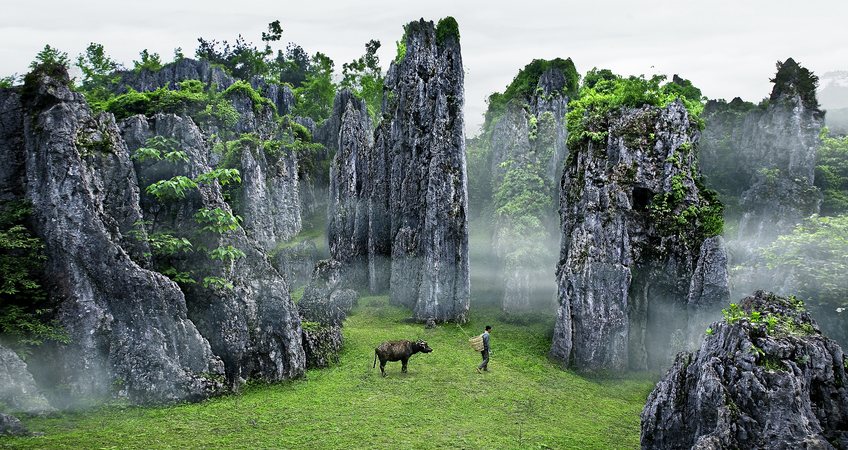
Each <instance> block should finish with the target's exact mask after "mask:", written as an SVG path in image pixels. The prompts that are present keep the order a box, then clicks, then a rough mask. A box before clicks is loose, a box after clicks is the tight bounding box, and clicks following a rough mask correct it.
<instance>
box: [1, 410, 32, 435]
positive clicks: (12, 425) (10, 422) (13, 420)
mask: <svg viewBox="0 0 848 450" xmlns="http://www.w3.org/2000/svg"><path fill="white" fill-rule="evenodd" d="M29 435H30V433H29V430H27V429H26V427H25V426H24V425H23V424H22V423H21V421H20V420H18V418H17V417H15V416H10V415H8V414H3V413H0V436H29Z"/></svg>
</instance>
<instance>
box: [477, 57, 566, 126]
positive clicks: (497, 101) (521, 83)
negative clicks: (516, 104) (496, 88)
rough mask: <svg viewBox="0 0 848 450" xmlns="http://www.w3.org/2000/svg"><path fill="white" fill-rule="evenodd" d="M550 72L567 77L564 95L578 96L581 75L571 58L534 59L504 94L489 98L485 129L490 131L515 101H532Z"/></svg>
mask: <svg viewBox="0 0 848 450" xmlns="http://www.w3.org/2000/svg"><path fill="white" fill-rule="evenodd" d="M548 70H559V71H560V72H562V74H563V75H564V76H565V80H566V83H565V86H564V87H563V91H562V95H566V96H569V97H574V96H575V95H577V92H578V88H579V87H580V74H578V73H577V69H576V68H575V67H574V62H572V61H571V58H568V59H562V58H556V59H552V60H546V59H534V60H533V61H532V62H531V63H530V64H527V65H526V66H524V68H523V69H521V70H519V71H518V75H516V76H515V78H514V79H513V80H512V83H510V84H509V86H507V88H506V90H505V91H504V92H503V93H499V92H495V93H493V94H492V95H490V96H489V99H488V104H489V105H488V108H487V110H486V119H485V124H484V128H485V129H488V128H489V127H490V126H491V123H492V121H493V120H494V119H495V118H497V117H500V116H501V114H503V112H504V111H506V106H507V104H508V103H509V102H510V101H512V100H513V99H517V100H518V101H520V102H522V103H527V102H528V101H530V99H531V98H532V96H533V95H536V88H537V87H538V85H539V78H541V77H542V74H544V73H545V72H546V71H548Z"/></svg>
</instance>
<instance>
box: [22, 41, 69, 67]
mask: <svg viewBox="0 0 848 450" xmlns="http://www.w3.org/2000/svg"><path fill="white" fill-rule="evenodd" d="M69 64H70V60H69V59H68V54H67V53H65V52H62V51H59V50H58V49H55V48H53V47H51V46H50V45H45V46H44V48H43V49H42V50H41V51H40V52H38V54H37V55H35V60H34V61H33V62H31V63H30V64H29V68H30V69H32V70H36V69H39V68H41V69H44V70H47V71H52V70H55V69H57V68H62V67H64V68H67V67H68V65H69Z"/></svg>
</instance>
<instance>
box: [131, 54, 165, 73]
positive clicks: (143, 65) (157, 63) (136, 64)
mask: <svg viewBox="0 0 848 450" xmlns="http://www.w3.org/2000/svg"><path fill="white" fill-rule="evenodd" d="M138 56H139V57H140V58H141V59H140V60H139V61H135V60H133V70H134V71H136V72H141V71H142V70H149V71H151V72H156V71H158V70H159V69H161V68H162V58H161V57H159V54H158V53H150V52H148V51H147V49H144V50H142V51H141V52H140V53H139V54H138Z"/></svg>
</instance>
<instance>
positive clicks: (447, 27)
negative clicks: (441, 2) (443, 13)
mask: <svg viewBox="0 0 848 450" xmlns="http://www.w3.org/2000/svg"><path fill="white" fill-rule="evenodd" d="M449 38H453V39H456V41H457V42H459V24H458V23H456V19H454V18H453V17H451V16H447V17H445V18H442V19H441V20H439V23H438V24H436V43H437V44H439V45H444V43H445V41H446V40H447V39H449Z"/></svg>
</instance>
